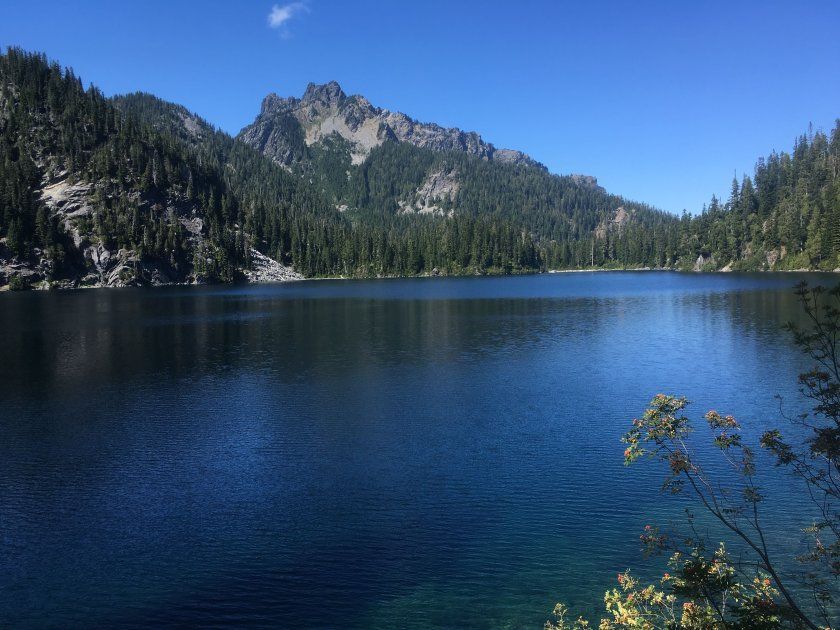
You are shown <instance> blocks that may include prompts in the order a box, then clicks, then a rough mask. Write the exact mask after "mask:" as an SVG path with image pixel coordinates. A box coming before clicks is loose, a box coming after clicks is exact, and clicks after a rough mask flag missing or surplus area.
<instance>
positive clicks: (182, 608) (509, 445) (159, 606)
mask: <svg viewBox="0 0 840 630" xmlns="http://www.w3.org/2000/svg"><path fill="white" fill-rule="evenodd" d="M802 277H805V276H800V275H797V274H763V275H740V274H700V275H681V274H675V273H653V272H651V273H580V274H556V275H542V276H526V277H513V278H465V279H418V280H382V281H369V282H368V281H347V282H344V281H317V282H301V283H292V284H283V285H262V286H246V287H210V288H208V287H189V288H165V289H153V290H139V289H128V290H87V291H77V292H66V293H26V294H4V295H0V400H2V407H0V626H4V627H6V626H44V625H49V626H54V627H68V626H86V627H119V626H142V625H155V626H160V625H186V624H191V625H194V624H203V625H206V624H236V625H241V624H249V625H265V626H273V627H276V626H282V627H296V626H306V627H335V626H343V627H393V626H396V627H428V626H441V627H451V626H472V627H539V626H541V625H542V623H543V622H544V621H545V619H546V618H547V617H548V614H549V612H550V611H551V608H552V607H553V605H554V603H555V602H556V601H559V600H564V601H566V602H567V603H568V604H570V605H571V606H572V607H573V608H574V609H575V610H578V611H580V612H584V613H587V614H588V613H591V612H592V611H597V610H598V609H599V608H600V604H601V601H602V596H603V592H604V590H605V589H606V588H608V587H611V586H613V585H614V580H615V575H616V573H617V572H618V571H621V570H624V569H626V568H628V567H634V570H636V572H637V573H640V574H642V575H645V574H646V572H650V573H651V574H652V573H653V571H655V569H656V565H655V561H654V563H653V565H651V564H650V561H646V560H644V559H643V558H642V555H641V554H640V552H639V545H638V534H639V531H640V530H641V527H642V526H643V525H644V524H646V523H650V522H664V521H667V520H668V519H674V518H675V517H676V516H675V515H678V514H679V512H680V509H681V506H680V505H679V502H676V501H674V500H672V499H671V498H669V497H665V496H662V495H660V494H659V493H658V488H659V485H660V483H661V476H660V472H661V471H659V470H658V469H657V468H656V467H655V466H653V465H650V466H645V465H642V466H638V467H632V468H630V469H627V468H625V467H624V466H623V463H622V451H623V445H622V444H621V443H620V441H619V438H620V436H621V435H622V433H624V431H626V430H627V428H628V427H629V424H630V421H631V420H632V418H633V417H634V416H637V415H639V414H640V413H641V412H642V411H643V410H644V407H645V404H646V403H647V401H648V400H649V399H650V398H651V397H652V396H653V395H654V394H656V393H657V392H660V391H664V392H668V393H679V394H684V395H686V396H688V397H689V398H690V399H691V400H693V401H694V405H693V406H692V408H691V411H692V413H693V414H694V415H695V416H696V417H697V418H700V417H701V416H702V414H703V413H704V412H705V411H706V410H707V409H709V408H717V409H719V410H721V411H724V412H731V413H733V414H735V415H736V416H737V417H738V418H739V419H740V420H741V421H742V423H743V424H744V426H745V431H746V434H747V437H748V438H749V439H752V438H754V437H755V435H756V434H757V433H758V432H759V431H760V430H761V429H762V428H764V427H767V426H770V425H779V424H781V423H782V421H781V420H780V419H779V410H778V401H777V400H775V398H774V396H775V395H776V394H781V395H783V396H784V397H785V404H786V405H787V409H789V410H791V409H799V407H798V406H797V405H799V404H800V403H799V401H798V399H797V393H796V380H795V379H796V375H797V374H798V373H799V372H800V371H802V370H803V369H805V368H806V367H807V366H808V365H807V362H806V361H805V358H804V357H801V356H800V355H799V354H797V351H796V350H795V349H794V348H793V346H792V343H791V341H790V339H789V337H788V335H787V334H786V333H784V332H783V331H781V330H780V328H781V326H782V324H783V323H784V322H785V321H787V320H789V319H791V318H794V317H796V316H797V310H796V304H795V297H794V296H793V293H792V288H793V286H794V285H795V283H796V282H798V281H799V280H800V279H801V278H802ZM809 277H810V279H811V280H814V281H817V282H823V283H828V282H832V281H833V277H831V276H809ZM768 474H769V475H770V477H769V479H770V480H771V482H772V484H773V486H774V488H775V489H776V490H777V491H779V492H781V493H783V496H784V499H785V503H786V504H787V505H788V509H787V510H781V509H778V508H775V507H774V506H773V504H768V506H767V510H768V511H769V515H770V517H771V518H770V521H771V523H772V525H773V527H774V528H776V529H777V530H778V532H780V533H781V534H783V532H784V531H786V528H787V527H788V520H789V519H790V517H791V510H790V505H791V504H794V505H795V504H796V501H798V500H800V498H801V489H799V488H798V487H797V486H795V484H793V483H792V482H789V481H788V480H787V479H786V478H784V477H783V476H781V475H780V473H779V471H774V470H771V471H770V472H769V473H768ZM774 510H776V511H774Z"/></svg>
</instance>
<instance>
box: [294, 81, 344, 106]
mask: <svg viewBox="0 0 840 630" xmlns="http://www.w3.org/2000/svg"><path fill="white" fill-rule="evenodd" d="M346 99H347V95H346V94H345V93H344V90H342V89H341V86H340V85H339V84H338V82H337V81H330V82H329V83H323V84H321V85H319V84H317V83H310V84H309V85H307V86H306V92H304V94H303V99H301V102H302V103H304V104H307V105H308V104H313V103H318V104H321V105H326V106H328V107H335V106H339V105H341V103H343V102H344V101H345V100H346Z"/></svg>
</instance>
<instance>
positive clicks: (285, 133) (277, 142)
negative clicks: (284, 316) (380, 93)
mask: <svg viewBox="0 0 840 630" xmlns="http://www.w3.org/2000/svg"><path fill="white" fill-rule="evenodd" d="M333 133H337V134H338V135H340V136H341V137H342V138H345V139H346V140H347V141H349V142H350V144H351V146H352V149H351V155H352V160H353V163H354V164H359V163H361V162H363V161H364V159H365V158H366V157H367V155H368V154H369V153H370V151H371V149H373V148H374V147H376V146H379V145H380V144H382V143H383V142H386V141H388V140H391V141H396V142H406V143H409V144H412V145H414V146H417V147H422V148H427V149H432V150H434V151H463V152H464V153H467V154H470V155H475V156H478V157H480V158H482V159H485V160H493V161H496V162H502V163H508V164H529V165H532V166H540V167H542V165H541V164H539V163H538V162H536V161H535V160H533V159H532V158H530V157H529V156H527V155H525V154H524V153H522V152H520V151H514V150H511V149H497V148H496V147H494V146H493V145H492V144H490V143H489V142H485V141H484V140H483V139H482V137H481V136H480V135H479V134H477V133H475V132H472V131H470V132H468V131H461V130H460V129H445V128H444V127H441V126H440V125H436V124H434V123H420V122H418V121H416V120H414V119H413V118H410V117H409V116H407V115H405V114H402V113H399V112H391V111H388V110H387V109H381V108H379V107H374V106H373V105H371V103H370V102H369V101H368V100H367V99H366V98H364V97H363V96H347V95H346V94H345V93H344V91H343V90H342V89H341V87H340V86H339V85H338V83H336V82H335V81H333V82H331V83H326V84H324V85H315V84H314V83H310V84H309V86H308V87H307V88H306V93H305V94H304V95H303V98H300V99H298V98H294V97H289V98H282V97H280V96H277V95H276V94H269V95H268V96H266V97H265V99H264V100H263V103H262V109H261V111H260V114H259V116H257V118H256V120H255V121H254V122H253V123H252V124H250V125H248V126H247V127H245V128H244V129H243V130H242V131H241V132H240V133H239V139H241V140H243V141H244V142H246V143H248V144H250V145H251V146H253V147H255V148H256V149H258V150H259V151H261V152H262V153H264V154H265V155H267V156H269V157H270V158H272V159H273V160H274V161H275V162H278V163H280V164H283V165H284V166H290V165H291V164H293V163H295V162H297V161H299V160H301V159H302V158H303V156H304V154H305V147H306V146H309V145H312V144H315V143H317V142H319V141H320V140H322V139H324V138H326V137H327V136H329V135H331V134H333ZM543 168H544V167H543Z"/></svg>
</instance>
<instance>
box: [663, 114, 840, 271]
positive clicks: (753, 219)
mask: <svg viewBox="0 0 840 630" xmlns="http://www.w3.org/2000/svg"><path fill="white" fill-rule="evenodd" d="M682 223H683V227H682V229H681V232H682V233H681V238H680V245H681V247H682V249H683V250H684V251H686V255H688V254H691V255H695V254H696V255H697V256H698V264H702V266H703V267H704V268H706V269H719V268H729V269H745V270H757V269H768V268H771V269H824V270H834V269H836V268H838V267H840V120H838V121H837V122H836V124H835V126H834V129H833V130H832V131H831V132H830V134H829V135H826V134H825V133H823V132H817V133H811V132H809V133H808V135H803V136H801V137H799V138H798V139H797V140H796V143H795V144H794V148H793V152H792V153H790V154H788V153H771V154H770V156H769V157H768V158H766V159H760V160H759V161H758V164H757V165H756V167H755V174H754V176H753V177H744V178H743V180H742V181H741V182H740V183H739V182H738V181H737V180H734V181H733V182H732V192H731V194H730V197H729V199H728V200H727V201H726V202H725V203H721V202H720V201H719V200H717V199H715V198H712V201H711V203H710V204H709V206H708V207H707V208H705V209H704V210H703V212H702V213H701V214H700V215H699V216H697V217H695V218H693V219H688V218H684V219H683V221H682Z"/></svg>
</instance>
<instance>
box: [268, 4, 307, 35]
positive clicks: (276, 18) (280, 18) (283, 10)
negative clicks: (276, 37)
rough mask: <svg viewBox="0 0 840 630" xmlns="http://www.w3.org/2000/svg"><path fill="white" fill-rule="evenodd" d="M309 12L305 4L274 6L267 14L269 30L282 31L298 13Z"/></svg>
mask: <svg viewBox="0 0 840 630" xmlns="http://www.w3.org/2000/svg"><path fill="white" fill-rule="evenodd" d="M308 11H309V7H308V6H306V3H305V2H292V3H290V4H284V5H279V4H275V5H274V6H273V7H271V12H270V13H269V14H268V25H269V26H270V27H271V28H278V29H284V28H285V25H286V23H287V22H288V21H289V20H291V19H292V18H293V17H295V16H296V15H297V14H299V13H305V12H308Z"/></svg>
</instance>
